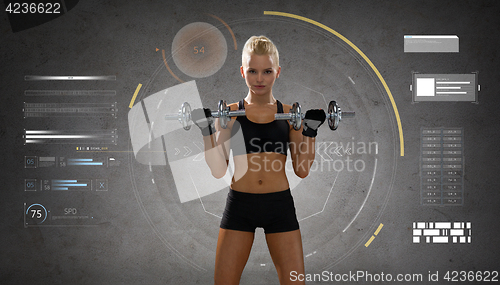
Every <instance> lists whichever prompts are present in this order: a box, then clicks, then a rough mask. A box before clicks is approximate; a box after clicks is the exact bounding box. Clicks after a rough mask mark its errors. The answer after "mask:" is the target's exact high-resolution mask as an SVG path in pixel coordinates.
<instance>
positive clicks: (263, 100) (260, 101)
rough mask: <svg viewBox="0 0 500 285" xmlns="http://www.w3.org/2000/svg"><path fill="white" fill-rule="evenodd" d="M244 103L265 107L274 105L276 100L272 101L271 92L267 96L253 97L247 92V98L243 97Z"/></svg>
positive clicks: (253, 95)
mask: <svg viewBox="0 0 500 285" xmlns="http://www.w3.org/2000/svg"><path fill="white" fill-rule="evenodd" d="M245 101H246V102H247V103H248V104H256V105H266V104H274V103H275V102H276V99H274V96H273V93H272V92H269V94H263V95H255V94H252V92H250V91H249V92H248V95H247V97H245Z"/></svg>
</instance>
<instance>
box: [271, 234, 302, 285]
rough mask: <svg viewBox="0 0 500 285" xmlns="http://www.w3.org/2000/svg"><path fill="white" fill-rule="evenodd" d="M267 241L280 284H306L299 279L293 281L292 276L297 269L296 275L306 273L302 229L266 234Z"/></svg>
mask: <svg viewBox="0 0 500 285" xmlns="http://www.w3.org/2000/svg"><path fill="white" fill-rule="evenodd" d="M266 241H267V246H268V247H269V252H270V253H271V258H272V259H273V263H274V266H275V267H276V271H277V272H278V278H279V280H280V284H281V285H283V284H305V283H304V282H299V281H295V282H292V281H291V278H290V277H291V275H290V273H291V272H292V271H295V273H294V276H297V275H298V274H304V254H303V251H302V238H301V236H300V230H295V231H291V232H282V233H272V234H266Z"/></svg>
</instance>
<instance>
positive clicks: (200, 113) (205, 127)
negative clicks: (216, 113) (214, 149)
mask: <svg viewBox="0 0 500 285" xmlns="http://www.w3.org/2000/svg"><path fill="white" fill-rule="evenodd" d="M191 120H192V121H193V124H195V125H196V126H197V127H198V128H200V130H201V134H202V135H203V136H209V135H211V134H213V133H215V128H214V125H213V123H214V117H212V112H211V111H210V109H208V108H197V109H194V110H193V111H191Z"/></svg>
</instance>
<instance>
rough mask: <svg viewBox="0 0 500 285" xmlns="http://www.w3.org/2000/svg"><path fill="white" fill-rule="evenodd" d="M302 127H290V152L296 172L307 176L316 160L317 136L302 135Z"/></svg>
mask: <svg viewBox="0 0 500 285" xmlns="http://www.w3.org/2000/svg"><path fill="white" fill-rule="evenodd" d="M302 128H303V127H301V128H300V129H299V130H297V131H296V130H294V129H293V128H291V129H290V135H289V137H290V154H291V158H292V165H293V170H294V172H295V174H296V175H297V176H298V177H300V178H305V177H306V176H307V175H309V170H310V169H311V165H312V163H313V162H314V156H315V145H316V143H315V142H316V138H312V137H307V136H304V135H302Z"/></svg>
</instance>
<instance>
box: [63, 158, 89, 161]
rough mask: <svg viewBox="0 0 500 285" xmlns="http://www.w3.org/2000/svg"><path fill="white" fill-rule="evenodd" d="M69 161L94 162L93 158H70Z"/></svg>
mask: <svg viewBox="0 0 500 285" xmlns="http://www.w3.org/2000/svg"><path fill="white" fill-rule="evenodd" d="M68 161H94V160H93V159H92V158H68Z"/></svg>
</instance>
